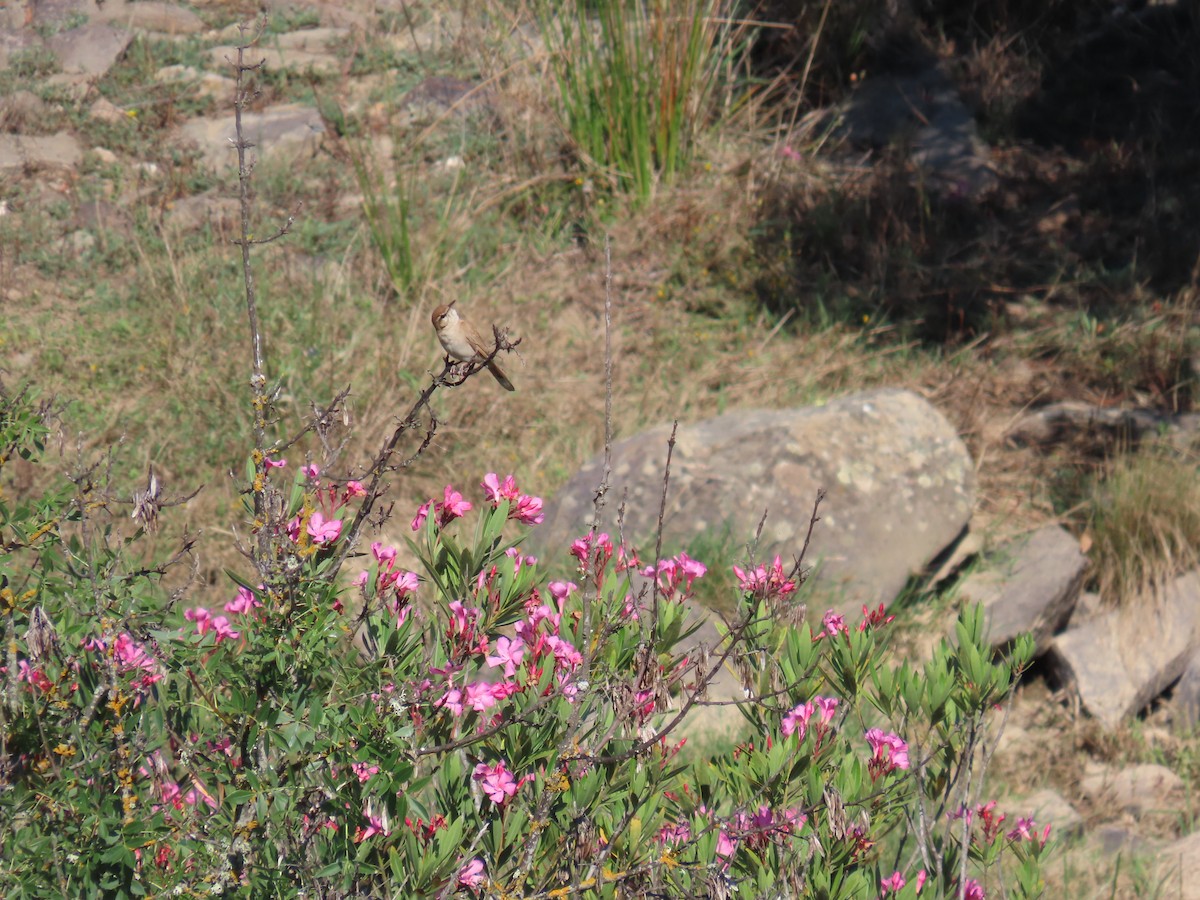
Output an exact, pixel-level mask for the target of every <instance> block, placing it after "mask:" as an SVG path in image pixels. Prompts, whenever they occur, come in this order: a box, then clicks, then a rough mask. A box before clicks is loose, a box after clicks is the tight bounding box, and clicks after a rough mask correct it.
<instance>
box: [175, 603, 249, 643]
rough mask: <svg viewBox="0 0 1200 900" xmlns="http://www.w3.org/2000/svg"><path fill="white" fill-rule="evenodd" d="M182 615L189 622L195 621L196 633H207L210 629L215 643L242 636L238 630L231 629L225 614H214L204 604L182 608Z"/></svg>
mask: <svg viewBox="0 0 1200 900" xmlns="http://www.w3.org/2000/svg"><path fill="white" fill-rule="evenodd" d="M183 617H184V618H185V619H187V620H188V621H189V622H195V623H196V634H208V633H209V632H210V631H211V632H212V633H213V634H214V635H216V640H215V643H217V644H219V643H221V641H226V640H237V639H238V638H239V637H241V636H242V633H241V632H240V631H234V630H233V628H232V626H231V625H230V624H229V619H227V618H226V617H225V616H214V615H213V614H212V613H211V612H209V610H208V608H207V607H204V606H197V607H194V608H192V609H188V610H184V613H183Z"/></svg>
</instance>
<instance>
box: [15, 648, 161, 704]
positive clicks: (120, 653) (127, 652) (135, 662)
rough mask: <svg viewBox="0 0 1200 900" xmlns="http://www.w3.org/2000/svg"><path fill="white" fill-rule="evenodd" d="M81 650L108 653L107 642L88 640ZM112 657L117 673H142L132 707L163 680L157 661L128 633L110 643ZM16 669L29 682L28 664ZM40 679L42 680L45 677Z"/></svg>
mask: <svg viewBox="0 0 1200 900" xmlns="http://www.w3.org/2000/svg"><path fill="white" fill-rule="evenodd" d="M83 649H84V650H90V651H92V652H100V653H105V652H107V651H108V642H107V641H105V640H103V639H101V638H89V639H87V640H86V641H84V642H83ZM112 655H113V659H114V660H115V661H116V664H117V671H118V672H122V673H128V672H140V673H142V674H141V675H139V676H138V678H137V680H136V681H135V682H134V688H135V689H136V690H137V691H138V694H137V696H136V697H135V702H134V705H137V704H139V703H140V702H141V700H142V695H143V694H144V693H145V691H146V690H147V689H148V688H149V687H150V685H152V684H154V683H155V682H156V681H161V680H162V679H163V669H162V666H161V665H159V662H158V660H157V659H155V657H154V655H153V654H152V653H151V652H150V651H149V650H147V649H146V647H145V646H144V645H143V644H139V643H138V642H137V641H136V640H134V638H133V635H131V634H129V633H128V632H122V633H121V634H119V635H117V637H116V640H114V641H113V643H112ZM18 667H19V668H20V679H21V680H22V681H30V678H29V677H26V674H27V669H28V663H24V661H22V662H21V663H18ZM41 677H42V678H44V677H45V676H41ZM30 683H31V684H35V683H36V682H34V681H30ZM47 684H48V682H47Z"/></svg>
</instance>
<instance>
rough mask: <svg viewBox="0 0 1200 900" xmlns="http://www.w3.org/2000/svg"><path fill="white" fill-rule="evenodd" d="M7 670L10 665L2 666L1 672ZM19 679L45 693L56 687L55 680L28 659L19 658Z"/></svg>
mask: <svg viewBox="0 0 1200 900" xmlns="http://www.w3.org/2000/svg"><path fill="white" fill-rule="evenodd" d="M7 671H8V666H4V667H3V668H0V672H7ZM17 681H24V682H26V683H27V684H29V685H30V686H31V687H34V688H37V689H38V690H39V691H42V692H43V693H45V692H46V691H48V690H50V689H51V688H52V687H54V682H53V681H51V680H50V679H49V678H48V677H47V676H46V673H45V672H43V671H42V670H41V669H40V668H37V667H36V666H32V665H30V664H29V660H27V659H19V660H17Z"/></svg>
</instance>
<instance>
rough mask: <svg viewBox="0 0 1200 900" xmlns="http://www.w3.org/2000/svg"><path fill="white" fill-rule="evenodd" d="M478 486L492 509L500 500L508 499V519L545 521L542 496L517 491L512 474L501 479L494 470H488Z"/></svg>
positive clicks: (533, 522)
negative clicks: (532, 495)
mask: <svg viewBox="0 0 1200 900" xmlns="http://www.w3.org/2000/svg"><path fill="white" fill-rule="evenodd" d="M480 486H481V487H482V488H483V493H484V496H485V497H486V498H487V501H488V502H489V503H491V504H492V509H495V508H496V507H498V506H499V505H500V503H501V502H502V501H505V500H507V501H508V517H509V518H510V519H516V520H517V521H518V522H521V523H523V524H525V525H541V524H542V522H543V521H545V519H546V516H545V515H544V514H543V513H542V498H541V497H531V496H529V495H528V494H522V493H521V492H520V491H518V490H517V482H516V480H515V479H514V478H513V476H511V475H509V476H507V477H505V479H504V481H501V480H500V479H499V477H498V476H497V475H496V473H495V472H488V473H487V474H486V475H484V476H483V483H482V485H480Z"/></svg>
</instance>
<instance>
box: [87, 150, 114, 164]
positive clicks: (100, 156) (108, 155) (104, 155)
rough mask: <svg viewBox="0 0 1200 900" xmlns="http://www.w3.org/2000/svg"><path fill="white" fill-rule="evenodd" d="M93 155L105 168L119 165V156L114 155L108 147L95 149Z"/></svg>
mask: <svg viewBox="0 0 1200 900" xmlns="http://www.w3.org/2000/svg"><path fill="white" fill-rule="evenodd" d="M91 154H92V156H94V157H95V158H96V160H97V161H98V162H99V163H100V164H101V165H105V166H113V165H116V164H117V161H118V160H117V154H115V153H113V152H112V151H111V150H109V149H108V148H107V147H93V148H92V149H91Z"/></svg>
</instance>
